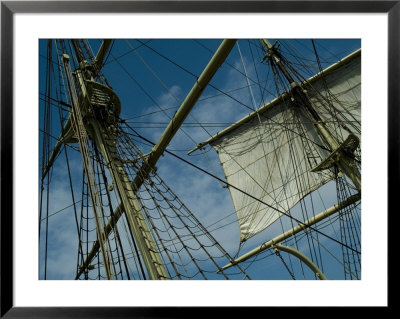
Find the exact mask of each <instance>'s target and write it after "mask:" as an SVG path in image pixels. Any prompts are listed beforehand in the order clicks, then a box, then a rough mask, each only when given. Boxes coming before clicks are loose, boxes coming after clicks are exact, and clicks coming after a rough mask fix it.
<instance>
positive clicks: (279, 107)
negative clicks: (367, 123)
mask: <svg viewBox="0 0 400 319" xmlns="http://www.w3.org/2000/svg"><path fill="white" fill-rule="evenodd" d="M360 70H361V51H360V50H359V51H356V52H355V53H353V54H351V55H349V56H348V57H346V58H344V59H343V60H341V61H340V62H338V63H336V64H334V65H332V66H331V67H329V68H327V69H325V70H324V71H323V72H322V76H321V74H319V75H316V76H314V77H312V78H310V79H309V80H308V81H305V82H304V83H303V84H302V88H303V89H305V90H306V92H307V95H308V97H309V99H310V100H311V102H312V104H313V105H314V107H315V109H316V110H317V112H318V113H319V114H320V116H321V118H322V119H323V120H324V121H326V122H327V123H329V129H330V130H331V132H332V134H333V136H335V137H336V139H337V140H338V141H339V143H341V142H343V141H344V140H345V138H346V137H347V136H348V135H349V134H350V132H351V133H353V134H354V135H356V136H358V137H360V135H361V134H360V133H361V102H360V101H361V76H360V73H361V72H360ZM206 143H210V144H211V145H212V146H213V147H214V149H215V150H216V151H217V153H218V156H219V159H220V162H221V165H222V167H223V170H224V173H225V177H226V180H227V182H228V183H229V184H231V185H234V186H235V187H237V188H238V189H240V190H242V191H239V190H237V189H235V188H232V187H230V188H229V190H230V194H231V197H232V200H233V204H234V207H235V210H236V214H237V217H238V221H239V226H240V237H241V241H245V240H246V239H248V238H250V237H252V236H254V235H255V234H257V233H259V232H261V231H262V230H264V229H265V228H267V227H268V226H269V225H271V224H272V223H273V222H274V221H276V220H277V219H278V218H279V217H280V215H281V212H285V213H286V212H288V211H290V209H291V208H292V207H293V206H294V205H296V203H298V202H299V201H300V200H301V199H302V198H304V197H305V196H306V195H307V194H309V193H311V192H312V191H314V190H316V189H317V188H319V187H321V186H322V185H323V184H325V183H327V182H328V181H329V180H331V179H332V178H334V173H333V171H331V170H325V171H321V172H311V169H312V168H314V167H315V166H317V165H318V164H319V163H320V162H321V161H322V160H323V159H324V158H326V157H327V156H328V155H329V151H328V150H327V149H326V148H325V145H324V143H323V141H322V140H321V138H320V136H319V135H318V134H317V132H316V130H315V128H314V126H313V123H312V122H311V120H310V119H309V117H308V115H307V114H306V111H305V109H304V108H299V107H296V106H294V105H293V103H292V100H291V96H290V95H289V94H283V95H281V96H279V97H278V98H276V99H275V100H273V101H272V102H270V103H268V104H267V105H265V106H263V107H262V108H260V109H259V110H258V111H257V112H254V113H252V114H250V115H248V116H247V117H246V118H245V119H242V120H241V121H239V122H237V123H236V124H234V125H233V126H231V127H229V128H227V129H225V130H224V131H222V132H220V133H219V134H217V136H215V137H214V138H211V139H210V140H209V141H207V142H206ZM206 143H203V145H204V144H206ZM247 194H251V195H252V196H253V197H250V196H248V195H247ZM254 197H256V198H258V199H259V200H255V199H254Z"/></svg>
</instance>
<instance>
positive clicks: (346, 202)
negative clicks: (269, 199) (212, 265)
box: [217, 193, 361, 273]
mask: <svg viewBox="0 0 400 319" xmlns="http://www.w3.org/2000/svg"><path fill="white" fill-rule="evenodd" d="M360 199H361V194H360V193H357V194H355V195H353V196H350V197H349V198H347V199H346V200H344V201H343V202H340V203H339V204H336V205H334V206H332V207H330V208H328V209H326V210H324V211H323V212H322V213H319V214H318V215H315V216H314V217H312V218H310V219H308V220H307V221H305V222H304V223H301V224H299V225H297V226H296V227H293V228H292V229H290V230H288V231H286V232H284V233H283V234H281V235H279V236H276V237H275V238H273V239H271V240H269V241H267V242H265V243H263V244H261V245H260V246H258V247H256V248H254V249H253V250H251V251H249V252H248V253H246V254H244V255H242V256H241V257H239V258H237V259H235V260H231V263H230V264H228V265H226V266H224V267H222V268H221V269H220V270H217V273H218V272H220V271H222V270H225V269H228V268H230V267H232V266H234V265H236V264H238V263H241V262H243V261H246V260H247V259H249V258H250V257H253V256H255V255H257V254H259V253H261V252H262V251H264V250H267V249H268V248H271V247H272V246H274V245H276V244H277V243H279V242H281V241H283V240H285V239H287V238H289V237H291V236H293V235H295V234H297V233H298V232H300V231H302V230H305V229H306V228H307V227H308V226H312V225H314V224H316V223H318V222H320V221H321V220H323V219H325V218H327V217H329V216H331V215H333V214H335V213H337V212H338V211H340V210H341V209H343V208H345V207H347V206H350V205H351V204H354V203H355V202H357V201H359V200H360Z"/></svg>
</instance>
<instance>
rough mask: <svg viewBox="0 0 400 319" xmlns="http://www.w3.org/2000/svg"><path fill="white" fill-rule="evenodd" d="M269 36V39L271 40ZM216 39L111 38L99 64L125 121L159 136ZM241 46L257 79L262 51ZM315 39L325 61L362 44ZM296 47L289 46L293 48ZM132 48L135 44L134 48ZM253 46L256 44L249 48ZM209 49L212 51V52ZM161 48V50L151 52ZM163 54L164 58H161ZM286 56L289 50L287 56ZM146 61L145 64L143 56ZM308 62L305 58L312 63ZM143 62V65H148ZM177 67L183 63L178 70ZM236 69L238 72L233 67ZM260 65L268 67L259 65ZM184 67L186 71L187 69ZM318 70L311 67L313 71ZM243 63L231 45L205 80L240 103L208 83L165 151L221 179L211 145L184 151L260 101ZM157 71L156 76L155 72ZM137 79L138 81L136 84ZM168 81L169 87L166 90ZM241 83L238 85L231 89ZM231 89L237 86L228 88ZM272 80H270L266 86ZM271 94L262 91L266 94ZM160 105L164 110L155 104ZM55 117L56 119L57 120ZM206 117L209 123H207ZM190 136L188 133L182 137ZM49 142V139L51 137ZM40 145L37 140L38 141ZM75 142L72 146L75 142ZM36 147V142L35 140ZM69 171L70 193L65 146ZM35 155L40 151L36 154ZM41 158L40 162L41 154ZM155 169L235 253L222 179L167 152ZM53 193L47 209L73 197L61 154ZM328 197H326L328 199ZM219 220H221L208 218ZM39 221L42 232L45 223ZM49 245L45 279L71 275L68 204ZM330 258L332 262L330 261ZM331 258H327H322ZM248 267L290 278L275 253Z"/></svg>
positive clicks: (304, 49) (307, 53) (300, 43)
mask: <svg viewBox="0 0 400 319" xmlns="http://www.w3.org/2000/svg"><path fill="white" fill-rule="evenodd" d="M270 40H271V42H274V39H270ZM220 42H221V40H207V39H198V40H195V41H194V40H189V39H188V40H154V39H152V40H148V39H140V40H139V41H137V40H122V39H121V40H117V41H115V42H114V45H113V46H112V49H111V53H110V55H109V56H108V59H107V62H106V64H105V66H104V68H103V69H102V71H103V73H104V74H105V76H106V77H107V79H108V81H109V83H110V84H111V86H112V88H113V89H114V91H115V92H116V93H117V94H118V96H119V98H120V100H121V105H122V111H121V118H124V119H127V122H128V123H129V125H131V126H132V127H134V128H135V129H136V130H137V131H138V132H139V133H140V134H141V135H142V136H144V137H146V138H147V139H149V140H151V141H153V142H157V140H158V138H159V137H160V135H161V133H162V132H163V129H164V128H165V127H166V125H167V123H168V122H169V118H170V117H171V116H172V115H173V114H174V112H175V111H176V110H177V108H178V107H179V105H180V102H182V101H183V99H184V98H185V96H186V94H187V93H188V92H189V90H190V89H191V87H192V85H193V83H194V81H195V77H194V76H193V75H192V74H194V75H196V76H199V75H200V73H201V71H202V70H203V68H204V66H205V65H206V64H207V63H208V61H209V59H210V58H211V56H212V52H214V51H215V50H216V48H217V47H218V46H219V44H220ZM89 43H90V44H91V46H92V48H93V51H94V52H97V49H98V47H99V45H100V43H101V41H100V40H97V39H93V40H90V41H89ZM238 43H239V46H240V51H241V52H242V54H243V59H244V64H245V66H246V71H247V73H248V74H249V76H250V77H251V78H253V79H255V78H256V77H257V76H260V77H261V74H256V73H255V69H254V67H253V60H252V54H253V57H254V61H255V63H259V62H260V60H261V59H260V58H262V56H257V55H256V54H257V53H256V51H255V46H254V44H255V42H248V41H247V40H240V41H238ZM315 44H316V47H317V50H318V53H319V55H320V58H321V61H328V62H327V63H326V64H323V67H326V66H327V65H329V64H331V63H333V62H335V61H337V60H338V59H340V58H342V57H344V56H346V55H347V54H349V53H351V52H352V51H354V50H355V49H358V48H360V47H361V42H360V40H357V39H354V40H339V39H338V40H323V39H317V40H315ZM281 47H282V49H283V50H284V51H285V50H286V51H289V50H290V51H291V52H297V53H301V54H302V55H304V57H305V58H306V59H310V60H315V58H314V53H313V51H312V43H311V41H310V40H308V39H301V40H293V41H290V40H288V39H286V40H282V41H281ZM294 47H296V48H297V49H296V50H299V51H293V50H295V49H294ZM133 48H137V50H133ZM249 48H253V49H254V51H250V50H249ZM39 50H40V59H39V68H40V81H39V83H40V87H39V92H40V93H44V80H45V66H46V64H45V59H44V58H43V57H44V56H46V41H45V40H41V41H40V48H39ZM209 50H210V51H211V52H210V51H209ZM155 51H157V52H159V53H161V54H162V55H163V56H164V57H161V56H160V55H158V54H156V53H155ZM165 57H167V58H168V59H169V60H170V61H173V62H175V63H176V64H179V66H177V65H176V64H174V63H171V62H169V61H166V59H165ZM287 57H288V58H289V59H290V58H291V57H289V56H287ZM143 61H145V63H144V62H143ZM310 63H311V62H310ZM146 65H147V66H146ZM183 69H186V71H185V70H183ZM238 70H240V72H239V71H238ZM261 70H263V72H265V73H264V74H267V73H268V71H267V69H266V67H264V68H263V69H261ZM187 71H189V72H190V73H192V74H188V72H187ZM316 71H317V69H315V68H314V71H313V72H316ZM242 73H243V65H242V62H241V58H240V55H239V51H238V47H237V46H235V47H234V48H233V50H232V52H231V54H230V55H229V56H228V58H227V60H226V63H224V64H223V65H222V67H221V68H220V70H219V71H218V72H217V74H216V76H215V77H214V78H213V79H212V81H211V84H212V85H213V86H214V87H216V88H218V89H219V90H221V91H224V92H230V93H229V94H230V95H231V96H233V97H234V98H235V99H237V100H239V101H240V102H241V103H237V102H235V101H233V100H232V99H229V98H227V97H226V96H224V95H223V94H221V92H220V91H218V90H216V89H215V88H213V87H210V86H209V87H207V88H206V90H205V91H204V92H203V94H202V96H201V97H200V99H199V101H198V103H197V104H196V106H195V107H194V109H193V111H192V112H191V115H190V116H188V118H187V119H186V121H185V124H184V125H183V127H182V128H183V130H180V131H179V132H178V134H177V135H176V136H175V137H174V139H173V140H172V142H171V144H170V146H169V147H168V149H169V150H171V151H173V152H174V153H176V154H178V155H179V156H182V157H184V158H186V159H188V160H189V161H190V162H192V163H194V164H196V165H198V166H200V167H202V168H204V169H206V170H208V171H210V172H213V173H214V174H216V175H218V176H220V177H221V178H223V172H222V170H221V167H220V165H219V160H218V157H217V155H216V153H215V151H214V150H212V149H211V150H210V149H209V148H207V153H206V155H199V153H194V154H192V155H191V156H187V155H186V153H187V151H188V150H190V149H192V148H193V147H195V146H196V144H197V143H200V142H203V141H204V140H206V139H207V138H208V137H210V135H213V134H215V133H217V132H218V131H220V130H222V129H223V128H225V127H226V126H229V124H230V123H233V122H235V121H237V120H238V119H240V118H242V117H243V116H245V115H246V114H248V113H249V112H250V111H251V109H254V107H260V106H261V105H262V99H261V97H260V95H259V94H258V93H257V92H258V91H257V90H255V89H254V90H253V91H252V93H253V94H254V96H255V101H256V105H253V101H252V99H251V96H250V94H249V89H248V88H247V87H246V86H247V82H246V80H245V78H244V76H243V74H242ZM155 74H156V75H155ZM137 83H140V86H141V87H139V86H138V84H137ZM166 88H168V89H166ZM238 88H241V89H240V90H236V89H238ZM234 90H235V91H234ZM272 90H273V87H271V91H272ZM270 98H272V96H268V95H266V96H265V97H264V99H265V100H266V101H268V100H269V99H270ZM39 105H40V108H39V112H40V121H41V122H40V123H39V125H40V128H42V127H43V122H42V118H43V116H42V115H43V101H42V100H40V101H39ZM161 110H164V111H161ZM57 120H58V113H57V112H54V113H53V118H52V126H53V130H54V135H55V136H58V135H59V125H58V124H57ZM58 122H59V121H58ZM196 122H200V123H207V124H208V126H207V127H206V130H204V129H203V128H199V127H198V126H196V125H195V123H196ZM210 123H215V124H214V125H210ZM188 135H189V136H190V137H191V138H188ZM39 136H40V138H39V143H41V142H42V134H39ZM135 142H136V143H137V145H138V146H139V147H140V148H142V149H143V152H144V153H147V152H148V151H149V147H148V146H147V145H146V144H145V143H143V141H141V140H139V139H135ZM52 143H53V144H52V145H54V141H52ZM40 145H41V144H40ZM75 146H77V145H75ZM39 149H41V146H40V147H39ZM68 155H69V157H70V158H69V159H70V164H71V165H70V168H71V176H72V179H73V182H74V193H75V194H77V195H79V194H80V179H81V172H82V165H81V162H80V157H79V154H78V153H77V152H75V151H69V153H68ZM39 156H41V154H39ZM39 163H40V161H39ZM157 167H158V174H159V175H160V176H161V177H162V178H163V179H164V180H165V181H166V182H167V184H168V185H169V186H170V187H171V188H172V189H173V190H174V192H175V193H176V194H177V195H179V197H180V198H181V199H182V201H183V202H184V203H185V204H186V205H187V206H188V207H189V208H190V209H191V211H192V212H193V213H194V214H195V215H196V216H197V218H198V219H200V221H201V222H202V223H203V224H204V225H205V226H209V225H212V226H211V229H214V231H213V235H214V236H215V237H216V239H217V240H218V241H219V242H220V243H221V244H222V246H224V248H225V249H226V250H227V251H228V252H229V253H231V254H232V255H235V254H236V253H237V252H238V248H239V241H238V226H237V223H236V222H235V214H234V209H233V205H232V202H231V198H230V195H229V192H228V191H227V189H225V188H223V187H222V185H221V183H220V182H218V181H217V180H215V179H213V178H210V177H209V176H207V175H205V174H204V173H202V172H199V171H197V170H195V169H194V168H193V167H190V166H188V165H187V164H185V163H183V162H180V161H179V160H177V159H176V158H173V157H171V156H170V155H167V154H166V155H165V156H163V157H162V158H160V160H159V162H158V164H157ZM51 182H52V184H51V192H50V205H49V214H52V213H54V212H57V211H59V210H60V209H63V208H65V207H67V206H69V205H71V203H72V199H71V192H70V189H69V183H68V174H67V171H66V167H65V158H64V156H63V155H60V157H59V158H58V159H57V161H56V163H55V165H54V169H53V171H52V173H51ZM329 187H330V186H327V187H326V188H327V190H325V193H324V194H330V193H331V192H332V189H329ZM332 200H333V199H328V202H332ZM220 219H223V221H222V222H219V223H217V224H214V223H215V222H216V221H218V220H220ZM44 225H45V224H44V223H43V224H42V231H43V229H44ZM278 231H279V229H272V230H270V232H269V233H267V232H266V231H264V232H263V233H261V234H259V235H257V236H255V237H254V238H252V239H250V240H249V241H247V242H246V243H245V245H244V246H243V247H242V249H241V253H240V254H242V253H244V252H246V251H247V250H249V249H251V248H253V247H255V246H256V245H258V244H260V243H261V242H264V241H266V240H268V239H270V238H272V237H273V236H274V235H275V234H274V233H277V232H278ZM48 241H49V247H48V266H47V267H48V279H73V277H74V274H75V267H76V259H77V247H78V242H77V235H76V226H75V219H74V217H73V211H72V209H71V208H69V209H65V210H63V211H62V212H60V213H57V214H55V215H54V216H52V217H50V218H49V240H48ZM43 246H44V245H43V236H42V242H41V246H40V261H41V264H40V274H39V278H43V258H44V254H43V251H44V250H43ZM331 264H332V265H333V264H334V262H332V263H331ZM328 265H330V264H328ZM248 266H249V268H248V270H249V272H251V274H252V277H254V278H255V279H291V278H290V276H289V274H288V272H287V271H286V270H285V268H284V267H282V264H281V261H280V260H279V259H278V258H276V257H270V258H266V259H265V261H263V262H259V263H253V264H251V265H248ZM326 271H327V276H328V277H330V278H341V276H342V275H343V274H341V273H337V272H336V271H335V270H334V269H326Z"/></svg>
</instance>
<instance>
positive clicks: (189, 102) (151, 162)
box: [75, 39, 236, 279]
mask: <svg viewBox="0 0 400 319" xmlns="http://www.w3.org/2000/svg"><path fill="white" fill-rule="evenodd" d="M235 43H236V40H232V39H225V40H224V41H222V43H221V45H220V46H219V48H218V49H217V51H216V52H215V54H214V56H213V57H212V58H211V60H210V62H209V63H208V64H207V66H206V67H205V69H204V70H203V72H202V73H201V75H200V77H199V78H198V79H197V81H196V82H195V84H194V85H193V87H192V89H191V90H190V92H189V93H188V95H187V96H186V98H185V100H184V101H183V102H182V104H181V106H180V108H179V109H178V111H177V112H176V113H175V115H174V117H173V118H172V119H171V121H170V123H169V124H168V126H167V128H166V129H165V131H164V133H163V134H162V135H161V137H160V139H159V141H158V142H157V144H156V145H155V146H154V147H153V149H152V151H151V153H150V154H149V156H148V158H147V162H146V164H145V165H143V166H142V167H141V168H140V170H139V172H138V174H137V175H136V178H135V179H134V181H133V182H132V189H134V190H136V189H139V188H140V186H141V185H142V183H143V182H144V179H145V178H146V177H147V176H148V174H149V173H150V170H151V169H152V168H154V166H155V164H156V163H157V161H158V159H159V158H160V157H161V155H162V154H163V152H164V151H165V149H166V148H167V146H168V144H169V143H170V142H171V140H172V138H173V137H174V135H175V134H176V132H177V131H178V130H179V128H180V126H181V125H182V123H183V122H184V120H185V119H186V117H187V116H188V115H189V112H190V111H191V110H192V108H193V106H194V104H195V103H196V102H197V100H198V99H199V97H200V95H201V94H202V93H203V91H204V89H205V88H206V86H207V85H208V83H209V82H210V80H211V79H212V77H213V76H214V75H215V73H216V72H217V70H218V68H219V67H220V66H221V65H222V63H223V62H224V61H225V59H226V57H227V56H228V54H229V52H230V51H231V50H232V48H233V46H234V45H235ZM117 212H118V213H117ZM122 212H123V207H122V204H121V203H120V204H119V205H118V207H117V208H116V212H115V213H114V214H113V217H112V218H110V220H109V221H108V223H107V225H106V226H105V227H104V234H105V237H106V238H107V237H108V235H109V234H110V232H111V230H112V228H113V227H112V225H115V224H116V223H117V221H118V219H119V218H120V217H121V215H122ZM98 249H99V244H98V243H97V241H96V242H95V243H94V244H93V247H92V249H91V251H90V253H89V254H88V257H87V258H86V260H85V261H84V263H83V265H82V266H81V267H80V269H79V272H78V274H77V276H76V278H75V279H78V278H79V276H80V275H81V274H82V273H83V271H84V270H85V269H86V268H87V267H88V265H89V264H90V262H91V259H93V257H94V256H95V255H96V252H97V250H98Z"/></svg>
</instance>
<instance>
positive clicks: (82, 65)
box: [38, 39, 362, 280]
mask: <svg viewBox="0 0 400 319" xmlns="http://www.w3.org/2000/svg"><path fill="white" fill-rule="evenodd" d="M361 50H362V49H361V39H239V40H235V39H40V41H39V59H40V60H39V120H40V125H39V141H40V147H39V152H40V153H39V162H38V163H39V165H40V167H39V177H40V178H39V181H40V188H39V206H40V209H39V225H38V226H39V243H40V249H39V254H40V258H39V263H40V265H39V274H38V276H39V279H43V280H52V279H55V280H60V279H63V280H74V279H79V280H103V279H106V280H107V279H108V280H146V279H151V280H204V279H214V280H224V279H236V280H249V279H262V280H326V279H330V280H335V279H336V280H360V279H362V272H361V258H362V256H361V143H360V140H361V104H362V101H361V90H362V89H361V87H362V84H361V56H362V53H361Z"/></svg>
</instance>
